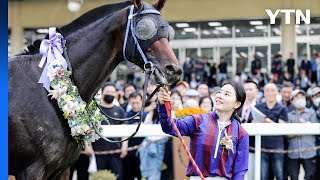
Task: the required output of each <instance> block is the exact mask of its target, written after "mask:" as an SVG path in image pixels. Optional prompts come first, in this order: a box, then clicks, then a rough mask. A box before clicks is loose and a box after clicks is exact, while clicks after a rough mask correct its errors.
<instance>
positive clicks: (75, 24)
mask: <svg viewBox="0 0 320 180" xmlns="http://www.w3.org/2000/svg"><path fill="white" fill-rule="evenodd" d="M132 4H133V3H132V2H131V1H126V2H120V3H115V4H107V5H103V6H100V7H97V8H94V9H92V10H90V11H88V12H86V13H84V14H83V15H81V16H80V17H78V18H77V19H75V20H73V21H72V22H71V23H69V24H67V25H64V26H61V27H60V28H57V31H58V32H60V33H61V34H62V35H63V36H67V35H69V34H71V33H73V32H74V31H75V30H76V29H81V28H83V27H86V26H88V25H89V24H91V23H93V22H95V21H97V20H99V19H101V18H103V17H106V16H110V15H111V14H113V13H114V12H117V11H119V10H120V9H123V8H125V7H128V6H130V5H132ZM48 38H49V35H48V34H47V35H46V37H45V39H48ZM40 44H41V40H39V39H37V40H35V41H34V42H33V43H32V45H28V46H27V49H25V50H23V52H22V53H20V54H18V55H30V54H37V53H39V48H40Z"/></svg>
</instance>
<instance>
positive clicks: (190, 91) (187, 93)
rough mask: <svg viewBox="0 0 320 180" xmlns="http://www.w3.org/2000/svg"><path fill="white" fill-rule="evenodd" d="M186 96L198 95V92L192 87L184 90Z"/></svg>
mask: <svg viewBox="0 0 320 180" xmlns="http://www.w3.org/2000/svg"><path fill="white" fill-rule="evenodd" d="M186 96H199V92H198V91H197V90H194V89H189V90H188V91H187V92H186Z"/></svg>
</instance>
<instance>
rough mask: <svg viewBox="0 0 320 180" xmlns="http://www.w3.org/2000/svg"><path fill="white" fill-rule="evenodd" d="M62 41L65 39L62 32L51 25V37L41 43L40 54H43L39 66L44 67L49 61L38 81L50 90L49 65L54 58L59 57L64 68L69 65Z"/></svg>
mask: <svg viewBox="0 0 320 180" xmlns="http://www.w3.org/2000/svg"><path fill="white" fill-rule="evenodd" d="M62 41H63V36H62V35H61V34H60V33H56V28H55V27H51V28H49V39H44V40H42V42H41V45H40V54H42V55H43V56H42V58H41V61H40V63H39V67H40V68H42V67H43V65H44V63H45V62H46V60H47V62H46V65H45V66H44V69H43V71H42V74H41V76H40V79H39V81H38V83H43V87H44V88H46V90H47V91H48V92H49V90H50V80H49V77H48V76H47V72H48V65H49V64H50V63H51V62H52V61H53V60H54V59H58V60H59V61H60V62H61V64H62V67H63V68H64V69H67V67H68V64H67V61H66V60H65V59H64V57H63V56H62V53H63V47H62Z"/></svg>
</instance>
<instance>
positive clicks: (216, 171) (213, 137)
mask: <svg viewBox="0 0 320 180" xmlns="http://www.w3.org/2000/svg"><path fill="white" fill-rule="evenodd" d="M158 112H159V118H160V123H161V127H162V130H163V132H165V133H166V134H170V135H173V136H177V134H176V132H175V131H174V129H173V126H172V124H171V122H170V119H169V118H168V115H167V113H166V109H165V106H164V105H159V108H158ZM218 119H219V117H218V115H217V114H216V113H215V112H210V113H207V114H202V115H191V116H187V117H185V118H181V119H174V122H175V123H176V125H177V127H178V129H179V131H180V133H181V135H182V136H189V137H190V153H191V155H192V157H193V158H194V160H195V161H196V164H197V165H198V167H199V169H200V170H201V172H202V174H203V175H204V176H205V177H214V176H220V177H225V178H227V179H232V180H243V179H244V175H245V173H246V172H247V171H248V161H249V135H248V133H247V132H246V131H245V130H244V129H243V128H242V126H241V125H240V123H239V122H238V121H237V120H236V119H234V118H232V119H231V124H229V125H228V126H226V127H225V128H224V129H223V128H219V125H218ZM224 131H226V132H227V134H228V136H230V135H231V136H232V142H233V152H232V151H231V150H227V149H226V148H224V147H222V146H221V145H220V141H221V139H222V138H223V137H224V136H225V132H224ZM186 175H187V176H198V173H197V172H196V169H195V168H194V167H193V166H192V164H191V162H190V161H189V165H188V169H187V173H186Z"/></svg>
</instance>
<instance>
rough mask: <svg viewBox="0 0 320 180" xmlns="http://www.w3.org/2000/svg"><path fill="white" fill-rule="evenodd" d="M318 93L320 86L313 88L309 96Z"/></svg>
mask: <svg viewBox="0 0 320 180" xmlns="http://www.w3.org/2000/svg"><path fill="white" fill-rule="evenodd" d="M318 93H320V87H316V88H313V89H312V94H311V96H315V95H316V94H318Z"/></svg>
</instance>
